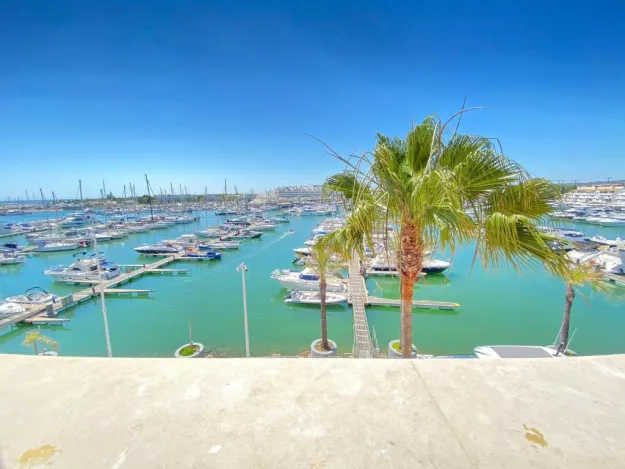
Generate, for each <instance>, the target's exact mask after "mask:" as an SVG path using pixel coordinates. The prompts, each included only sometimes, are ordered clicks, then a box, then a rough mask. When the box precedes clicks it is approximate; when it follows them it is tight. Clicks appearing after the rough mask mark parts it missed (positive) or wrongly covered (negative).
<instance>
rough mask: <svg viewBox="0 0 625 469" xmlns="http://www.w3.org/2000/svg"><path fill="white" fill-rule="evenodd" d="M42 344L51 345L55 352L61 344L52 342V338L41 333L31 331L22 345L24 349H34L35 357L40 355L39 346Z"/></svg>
mask: <svg viewBox="0 0 625 469" xmlns="http://www.w3.org/2000/svg"><path fill="white" fill-rule="evenodd" d="M39 342H42V343H44V344H47V345H50V346H51V347H52V348H53V349H54V350H58V349H59V344H58V343H57V342H56V341H54V340H52V339H51V338H50V337H47V336H45V335H43V334H42V333H41V332H40V331H30V332H28V333H27V334H26V337H25V338H24V341H23V342H22V345H23V346H24V347H31V346H32V347H34V349H35V355H39V350H38V347H37V344H38V343H39Z"/></svg>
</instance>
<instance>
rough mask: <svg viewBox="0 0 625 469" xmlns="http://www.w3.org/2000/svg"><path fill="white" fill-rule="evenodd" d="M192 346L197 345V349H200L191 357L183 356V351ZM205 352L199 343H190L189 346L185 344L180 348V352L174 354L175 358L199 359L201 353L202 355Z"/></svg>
mask: <svg viewBox="0 0 625 469" xmlns="http://www.w3.org/2000/svg"><path fill="white" fill-rule="evenodd" d="M190 345H195V346H196V347H198V349H197V350H196V351H195V352H194V353H192V354H191V355H182V354H181V352H182V349H183V348H185V347H188V346H190ZM203 350H204V345H202V344H200V343H199V342H193V343H192V344H191V343H188V344H184V345H182V346H180V347H178V350H176V351H175V352H174V357H176V358H194V357H197V356H198V355H199V354H200V353H202V351H203Z"/></svg>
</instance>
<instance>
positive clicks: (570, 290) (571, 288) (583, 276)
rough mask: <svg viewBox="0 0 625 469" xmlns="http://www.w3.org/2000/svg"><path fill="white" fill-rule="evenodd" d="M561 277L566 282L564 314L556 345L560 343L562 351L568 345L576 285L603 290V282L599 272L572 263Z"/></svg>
mask: <svg viewBox="0 0 625 469" xmlns="http://www.w3.org/2000/svg"><path fill="white" fill-rule="evenodd" d="M562 279H563V280H564V281H565V283H566V291H565V293H564V314H563V315H562V325H561V326H560V333H559V335H558V345H562V346H563V347H564V348H563V351H566V350H567V348H568V345H569V334H570V329H571V310H572V309H573V302H574V301H575V296H576V292H575V289H576V287H581V286H583V285H589V286H590V287H591V288H593V289H594V290H599V291H603V290H604V286H603V285H604V284H603V283H602V276H601V274H600V273H598V272H596V271H594V270H592V269H591V268H589V267H586V266H581V265H573V266H571V267H570V269H569V270H568V271H565V272H563V275H562Z"/></svg>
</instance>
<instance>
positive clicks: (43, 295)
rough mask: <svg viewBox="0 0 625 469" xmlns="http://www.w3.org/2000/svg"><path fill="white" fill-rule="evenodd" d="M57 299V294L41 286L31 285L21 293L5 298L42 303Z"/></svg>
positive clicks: (35, 303) (29, 303) (21, 302)
mask: <svg viewBox="0 0 625 469" xmlns="http://www.w3.org/2000/svg"><path fill="white" fill-rule="evenodd" d="M58 299H59V297H58V296H56V295H53V294H52V293H49V292H47V291H46V290H44V289H43V288H40V287H32V288H29V289H28V290H26V291H25V292H24V294H23V295H17V296H10V297H8V298H7V299H6V300H7V301H10V302H12V303H19V304H27V305H44V304H46V303H54V302H56V301H57V300H58Z"/></svg>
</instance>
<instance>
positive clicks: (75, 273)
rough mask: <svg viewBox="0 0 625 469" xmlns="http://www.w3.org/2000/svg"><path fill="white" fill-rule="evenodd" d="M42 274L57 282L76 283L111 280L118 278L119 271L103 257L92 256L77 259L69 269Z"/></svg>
mask: <svg viewBox="0 0 625 469" xmlns="http://www.w3.org/2000/svg"><path fill="white" fill-rule="evenodd" d="M98 264H99V268H98ZM98 270H99V273H98ZM43 273H44V275H47V276H48V277H52V278H53V279H54V280H55V281H57V282H76V281H100V280H112V279H114V278H116V277H118V276H119V275H120V273H121V271H120V269H119V266H118V265H117V264H112V263H108V262H106V260H105V259H104V258H103V257H100V256H96V255H95V254H92V255H91V256H89V257H86V256H85V257H82V258H79V259H77V260H76V261H75V262H74V263H73V264H71V265H70V266H69V267H65V266H59V267H56V268H54V269H48V270H45V271H44V272H43Z"/></svg>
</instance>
